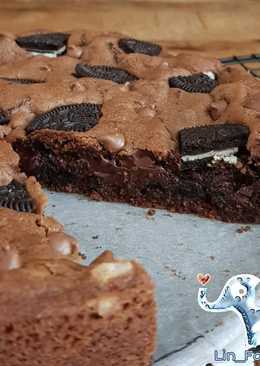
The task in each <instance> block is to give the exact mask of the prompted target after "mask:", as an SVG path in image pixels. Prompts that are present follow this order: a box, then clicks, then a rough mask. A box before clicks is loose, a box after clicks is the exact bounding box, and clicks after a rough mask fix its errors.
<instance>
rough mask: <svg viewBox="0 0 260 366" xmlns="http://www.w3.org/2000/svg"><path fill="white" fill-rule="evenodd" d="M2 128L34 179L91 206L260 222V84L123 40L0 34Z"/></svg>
mask: <svg viewBox="0 0 260 366" xmlns="http://www.w3.org/2000/svg"><path fill="white" fill-rule="evenodd" d="M0 86H1V91H2V92H1V95H0V108H1V116H2V117H1V120H0V121H1V122H0V124H1V126H0V133H1V136H2V137H3V138H5V139H6V140H7V141H9V142H11V143H13V146H14V147H15V149H16V151H17V152H18V153H19V154H20V159H21V167H22V170H23V171H25V172H26V173H27V174H28V175H33V176H36V177H37V179H38V180H39V181H40V182H41V183H42V184H44V185H45V186H47V187H49V188H50V189H54V190H57V191H65V192H78V193H84V194H86V195H88V196H90V197H92V198H94V199H103V200H108V201H121V202H129V203H131V204H134V205H140V206H153V207H162V208H167V209H170V210H173V211H177V212H186V213H196V214H199V215H201V216H206V217H209V218H218V219H222V220H224V221H228V222H244V223H246V222H247V223H253V222H255V223H260V180H259V177H260V123H259V121H260V108H259V100H260V82H259V81H258V80H257V79H256V78H254V77H253V76H252V75H250V74H249V73H247V72H246V71H245V70H243V69H242V68H240V69H239V68H237V67H236V66H227V67H226V66H223V65H222V64H221V63H220V62H219V61H218V60H217V59H213V58H207V57H203V56H199V55H195V54H178V55H175V56H172V55H169V54H168V53H167V52H166V51H165V50H164V49H163V47H161V46H160V45H158V44H155V43H151V42H146V41H140V40H136V39H132V38H127V37H125V36H123V35H121V34H117V33H103V34H96V33H93V32H86V31H82V32H80V31H77V32H67V33H48V32H45V33H44V32H42V33H35V34H28V35H22V36H14V35H10V34H7V35H1V38H0Z"/></svg>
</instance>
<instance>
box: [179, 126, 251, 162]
mask: <svg viewBox="0 0 260 366" xmlns="http://www.w3.org/2000/svg"><path fill="white" fill-rule="evenodd" d="M248 136H249V128H248V127H247V126H244V125H241V124H233V123H226V124H218V125H208V126H202V127H192V128H185V129H183V130H181V131H180V132H179V145H180V151H181V155H182V160H183V161H193V160H199V159H204V158H210V157H214V156H215V155H217V156H219V158H221V157H223V156H227V155H228V156H232V154H234V153H236V152H237V151H238V149H239V148H241V147H244V146H246V144H247V140H248Z"/></svg>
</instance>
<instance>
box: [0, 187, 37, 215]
mask: <svg viewBox="0 0 260 366" xmlns="http://www.w3.org/2000/svg"><path fill="white" fill-rule="evenodd" d="M0 207H4V208H10V209H13V210H15V211H19V212H33V210H34V202H33V200H32V198H31V197H30V196H29V194H28V192H27V190H26V188H25V186H24V185H23V184H21V183H19V182H17V181H15V180H13V181H12V182H11V183H9V184H8V185H7V186H2V187H0Z"/></svg>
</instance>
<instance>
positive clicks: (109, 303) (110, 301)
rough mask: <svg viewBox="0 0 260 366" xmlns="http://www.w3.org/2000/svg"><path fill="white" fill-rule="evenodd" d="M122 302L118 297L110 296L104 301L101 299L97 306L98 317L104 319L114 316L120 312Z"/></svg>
mask: <svg viewBox="0 0 260 366" xmlns="http://www.w3.org/2000/svg"><path fill="white" fill-rule="evenodd" d="M120 308H121V307H120V302H119V298H118V297H117V296H109V297H106V298H103V299H100V300H99V301H98V304H97V312H98V315H100V316H102V317H106V316H109V315H111V314H113V313H114V312H115V311H118V310H120Z"/></svg>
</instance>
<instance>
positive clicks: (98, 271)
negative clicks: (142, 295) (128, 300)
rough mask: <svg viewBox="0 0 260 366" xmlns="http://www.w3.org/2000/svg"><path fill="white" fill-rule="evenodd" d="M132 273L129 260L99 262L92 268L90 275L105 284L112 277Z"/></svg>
mask: <svg viewBox="0 0 260 366" xmlns="http://www.w3.org/2000/svg"><path fill="white" fill-rule="evenodd" d="M132 273H133V265H132V263H131V262H108V263H101V264H99V265H98V266H96V267H95V268H93V269H92V271H91V274H92V276H93V277H94V278H95V279H97V280H98V281H99V282H100V283H102V284H103V285H105V284H106V283H107V282H109V281H111V280H113V279H114V278H117V277H121V276H126V275H130V274H132Z"/></svg>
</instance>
